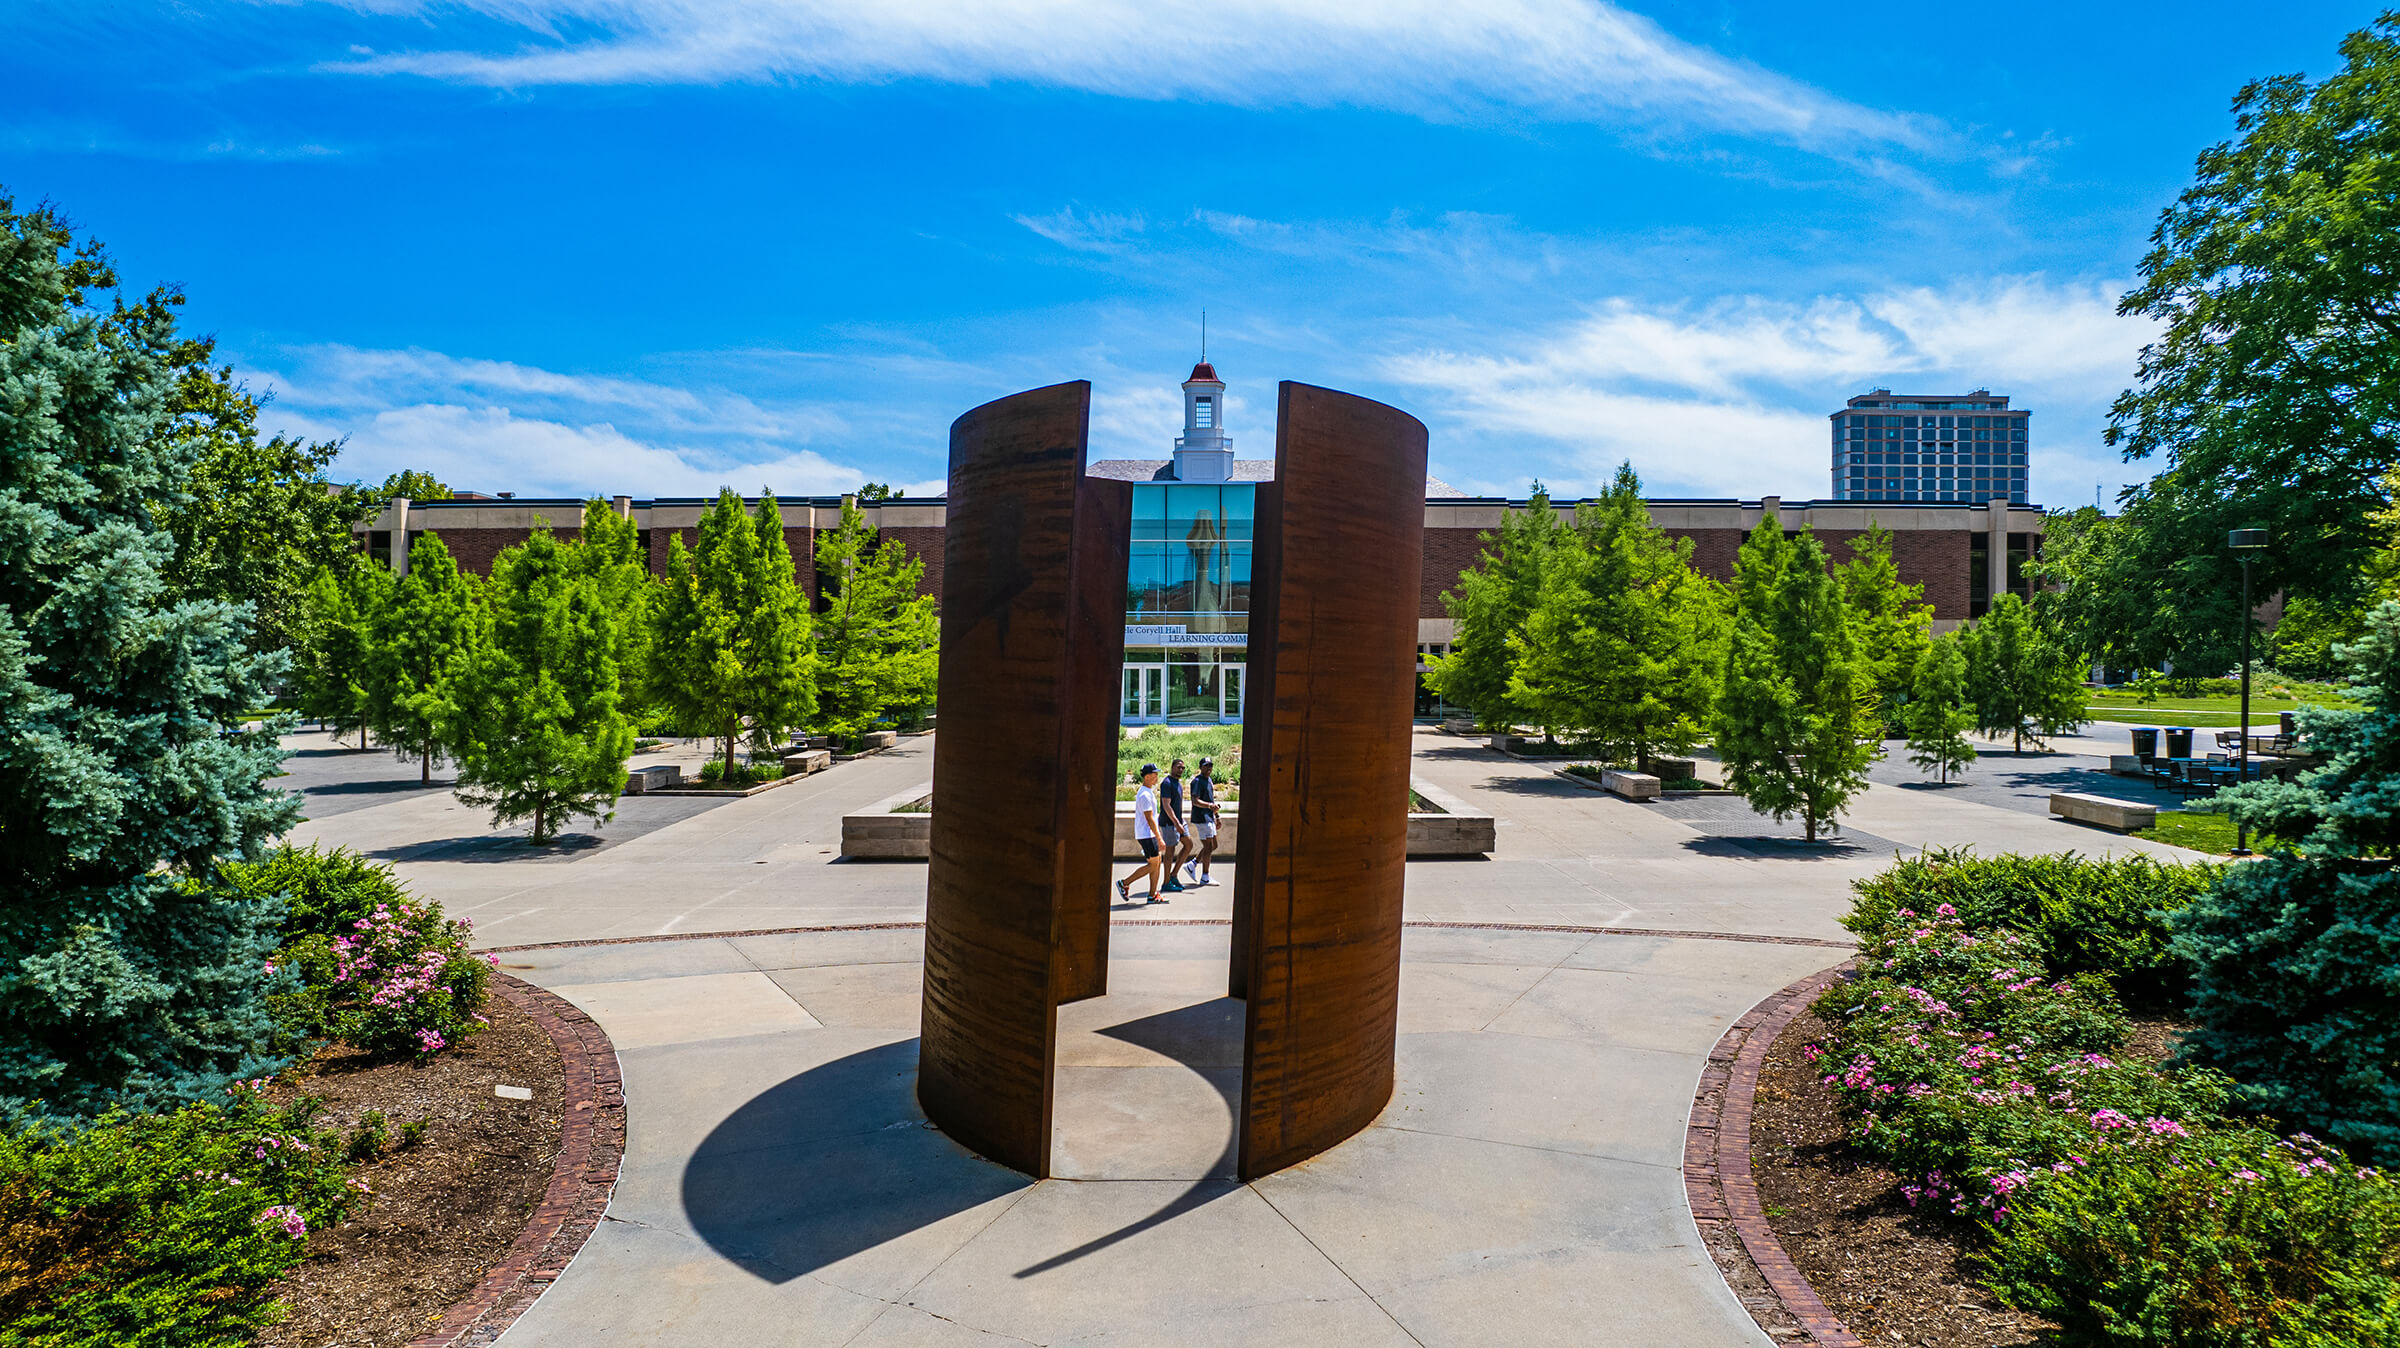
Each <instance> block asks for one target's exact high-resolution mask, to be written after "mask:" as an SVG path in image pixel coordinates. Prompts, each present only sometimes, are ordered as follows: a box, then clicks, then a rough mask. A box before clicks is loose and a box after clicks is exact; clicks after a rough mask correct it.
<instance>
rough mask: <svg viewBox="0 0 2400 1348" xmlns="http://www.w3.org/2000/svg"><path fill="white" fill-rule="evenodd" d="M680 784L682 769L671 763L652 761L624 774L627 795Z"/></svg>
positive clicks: (681, 783) (659, 789)
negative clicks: (645, 765) (646, 765)
mask: <svg viewBox="0 0 2400 1348" xmlns="http://www.w3.org/2000/svg"><path fill="white" fill-rule="evenodd" d="M681 785H683V769H682V768H679V767H677V766H675V765H674V764H673V763H653V764H651V765H650V766H649V767H644V768H635V769H634V770H633V771H631V772H629V773H627V774H625V794H626V795H629V796H638V795H641V794H642V793H643V792H646V791H664V790H666V789H668V788H669V787H676V786H681Z"/></svg>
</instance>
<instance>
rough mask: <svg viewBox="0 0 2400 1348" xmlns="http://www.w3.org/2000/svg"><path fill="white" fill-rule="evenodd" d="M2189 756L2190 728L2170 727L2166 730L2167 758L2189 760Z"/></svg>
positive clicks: (2190, 748)
mask: <svg viewBox="0 0 2400 1348" xmlns="http://www.w3.org/2000/svg"><path fill="white" fill-rule="evenodd" d="M2191 756H2192V728H2191V727H2190V726H2170V727H2169V728H2168V729H2167V757H2169V758H2190V757H2191Z"/></svg>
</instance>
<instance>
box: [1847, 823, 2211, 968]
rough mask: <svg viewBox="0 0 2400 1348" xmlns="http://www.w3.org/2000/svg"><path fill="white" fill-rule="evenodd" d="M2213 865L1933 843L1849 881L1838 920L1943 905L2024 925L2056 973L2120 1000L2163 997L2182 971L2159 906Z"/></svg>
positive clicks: (1968, 919) (1979, 918) (1878, 925)
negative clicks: (2093, 981)
mask: <svg viewBox="0 0 2400 1348" xmlns="http://www.w3.org/2000/svg"><path fill="white" fill-rule="evenodd" d="M2223 870H2224V868H2223V867H2221V866H2217V865H2212V864H2210V863H2207V862H2197V863H2193V864H2189V865H2178V864H2171V863H2162V862H2158V861H2153V860H2151V859H2150V858H2148V857H2140V856H2129V857H2117V858H2113V859H2096V858H2091V857H2082V856H2077V855H2075V854H2074V853H2071V852H2070V853H2067V854H2065V855H2063V856H2031V857H2028V856H2016V855H2013V854H2009V855H2002V856H1996V857H1979V856H1975V855H1974V854H1973V853H1971V852H1969V851H1967V850H1966V849H1963V848H1937V849H1934V850H1931V851H1928V852H1925V853H1923V854H1921V855H1919V856H1913V857H1904V858H1902V859H1901V860H1900V861H1899V862H1897V863H1896V864H1894V865H1893V866H1892V867H1891V868H1890V869H1889V870H1886V871H1884V872H1883V873H1881V874H1879V875H1874V876H1870V877H1868V878H1867V879H1864V880H1861V881H1858V882H1857V883H1856V884H1854V885H1853V886H1852V889H1853V890H1855V891H1856V893H1857V895H1858V898H1857V900H1856V901H1855V902H1854V903H1853V905H1852V907H1851V910H1850V913H1849V914H1848V915H1847V916H1846V917H1844V918H1843V919H1842V925H1843V926H1845V927H1847V928H1849V929H1850V930H1851V931H1853V932H1856V933H1857V934H1858V935H1859V936H1860V937H1862V938H1871V937H1874V936H1876V935H1879V934H1882V933H1885V932H1888V931H1890V930H1891V929H1892V928H1893V927H1894V926H1895V925H1896V924H1898V923H1900V922H1901V921H1902V920H1903V919H1901V918H1899V917H1897V916H1896V914H1898V913H1899V912H1900V911H1901V910H1902V909H1908V910H1912V911H1914V912H1918V913H1931V912H1934V911H1935V910H1937V909H1938V908H1940V907H1941V906H1942V905H1943V904H1948V905H1950V906H1951V907H1952V908H1953V909H1954V910H1956V912H1957V914H1958V918H1959V920H1960V922H1962V923H1963V924H1965V925H1966V926H1968V927H1995V928H1998V927H2005V928H2009V929H2011V930H2014V931H2018V932H2022V933H2024V934H2025V936H2027V937H2028V938H2030V939H2032V940H2033V941H2034V942H2035V943H2036V944H2037V945H2038V946H2039V947H2040V949H2041V955H2042V958H2043V960H2044V963H2045V964H2046V966H2047V967H2048V968H2049V969H2050V970H2051V971H2052V972H2054V973H2056V974H2058V975H2061V976H2066V977H2073V976H2074V975H2077V974H2097V975H2100V976H2102V977H2104V978H2106V979H2107V980H2108V981H2109V983H2110V985H2111V986H2112V987H2113V988H2114V989H2115V991H2116V993H2117V995H2118V996H2120V997H2123V998H2124V999H2125V1000H2126V1001H2127V1002H2129V1003H2132V1004H2135V1005H2139V1006H2145V1007H2155V1006H2164V1005H2172V1004H2174V1002H2175V1000H2176V999H2177V998H2178V997H2179V996H2180V994H2181V993H2182V991H2183V988H2184V985H2185V983H2186V981H2187V978H2188V974H2187V972H2186V968H2185V965H2184V963H2183V961H2182V960H2181V959H2180V958H2178V957H2177V956H2176V955H2174V954H2172V953H2171V952H2170V951H2169V949H2168V942H2169V940H2170V939H2171V933H2170V931H2169V929H2168V925H2167V915H2168V914H2170V913H2172V912H2174V911H2176V910H2178V909H2180V908H2182V907H2184V906H2185V905H2186V904H2189V903H2190V902H2191V901H2192V900H2193V899H2195V898H2197V897H2198V896H2199V895H2200V894H2201V893H2203V892H2204V891H2205V890H2207V888H2208V887H2209V886H2210V885H2211V884H2213V883H2214V882H2215V880H2216V878H2217V876H2218V875H2219V874H2221V873H2222V872H2223Z"/></svg>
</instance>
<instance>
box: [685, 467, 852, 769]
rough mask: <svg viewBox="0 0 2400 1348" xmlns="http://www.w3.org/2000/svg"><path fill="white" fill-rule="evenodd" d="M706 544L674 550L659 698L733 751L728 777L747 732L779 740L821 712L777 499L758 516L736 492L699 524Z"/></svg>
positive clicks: (802, 603) (804, 609)
mask: <svg viewBox="0 0 2400 1348" xmlns="http://www.w3.org/2000/svg"><path fill="white" fill-rule="evenodd" d="M699 533H700V537H699V545H698V546H697V547H695V548H691V549H686V548H685V547H684V545H683V539H682V537H681V536H680V535H678V536H677V537H676V538H675V539H674V540H673V541H672V542H670V543H669V545H668V548H667V576H666V593H665V595H664V596H663V598H662V599H661V600H660V603H659V607H658V617H657V621H656V628H655V630H656V633H657V637H656V649H657V660H656V667H657V680H658V681H657V686H656V689H655V692H656V695H657V697H658V699H659V701H660V703H661V704H662V705H664V706H665V707H667V708H668V710H670V711H671V712H673V713H674V715H675V716H676V719H677V720H679V721H680V722H682V723H683V724H685V725H688V726H692V727H694V728H698V727H702V726H705V727H707V728H708V729H709V731H710V733H712V734H714V735H715V736H716V738H717V739H718V740H719V742H721V743H722V744H723V746H724V754H725V758H724V762H725V773H726V776H727V777H728V778H729V779H730V778H732V777H733V776H734V775H735V772H736V768H735V764H734V750H735V748H736V746H737V745H738V744H739V742H740V740H741V737H742V734H743V732H744V731H745V730H747V731H749V732H750V733H751V734H753V735H755V736H757V737H759V738H761V739H771V738H775V737H779V736H780V735H781V734H782V733H783V732H784V731H787V730H789V729H791V728H792V727H794V726H797V725H800V724H802V723H803V722H804V721H805V720H806V719H807V718H808V716H809V715H810V714H811V713H813V712H814V711H815V710H816V680H815V671H814V670H813V669H812V668H811V665H812V664H813V663H814V661H813V656H812V654H811V652H810V650H809V627H810V623H809V612H808V603H807V599H806V596H805V595H804V594H803V593H802V592H801V589H800V585H799V582H798V581H797V580H796V579H794V577H793V572H792V553H791V548H790V546H789V545H788V544H787V543H786V542H785V541H784V536H783V515H782V512H781V511H780V510H779V509H778V508H777V507H776V504H775V498H774V496H772V495H768V496H765V497H763V498H761V499H760V501H759V503H758V512H757V514H756V516H755V517H745V516H744V515H743V513H742V498H741V497H739V496H736V495H735V494H734V493H733V491H732V490H731V489H730V488H728V489H726V490H724V491H722V492H719V493H718V495H717V500H716V504H715V505H712V506H710V507H709V509H708V513H707V514H705V515H703V516H701V517H700V530H699Z"/></svg>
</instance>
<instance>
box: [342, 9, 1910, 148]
mask: <svg viewBox="0 0 2400 1348" xmlns="http://www.w3.org/2000/svg"><path fill="white" fill-rule="evenodd" d="M357 7H360V8H373V9H377V10H383V11H387V12H388V11H390V10H395V9H401V8H406V7H405V6H399V5H385V4H381V3H377V4H373V5H363V4H362V5H359V6H357ZM414 8H415V10H416V12H417V14H418V15H419V16H420V17H422V18H426V19H429V20H430V19H438V17H439V16H440V14H441V12H442V11H443V10H449V9H466V10H471V11H474V12H477V13H480V14H481V15H483V16H485V17H487V18H489V19H492V20H496V21H498V22H500V23H502V24H507V25H511V26H514V27H516V28H518V29H520V30H522V31H523V32H524V33H525V34H526V35H527V36H528V37H529V38H530V39H532V40H530V41H527V42H524V43H521V44H519V45H517V46H515V47H514V48H513V49H508V50H499V49H486V50H466V49H451V50H428V51H408V52H393V51H383V52H379V53H377V54H374V55H371V56H365V57H361V58H358V59H354V60H348V61H341V62H335V63H332V64H330V65H328V66H327V67H326V68H327V69H332V70H339V71H354V72H359V73H370V74H390V73H406V74H415V75H424V76H430V77H433V78H436V79H443V80H451V81H457V82H461V83H469V84H482V85H492V86H498V87H503V88H517V87H525V86H533V85H545V84H632V83H643V84H649V83H695V84H708V83H720V82H726V81H737V80H773V79H795V78H797V79H826V80H838V81H846V82H882V81H892V80H912V79H913V80H934V81H941V82H945V83H955V84H967V85H985V84H992V83H997V82H1003V81H1007V82H1024V83H1031V84H1039V85H1048V86H1052V87H1059V88H1067V89H1077V90H1083V91H1087V92H1092V93H1100V94H1108V95H1113V96H1118V97H1125V98H1142V99H1190V100H1201V101H1211V102H1220V103H1228V104H1233V105H1236V106H1245V107H1273V106H1308V107H1327V106H1335V105H1350V106H1358V107H1370V108H1380V109H1386V110H1391V111H1398V112H1403V113H1408V114H1411V115H1417V116H1424V117H1431V118H1438V119H1454V118H1458V117H1462V116H1491V115H1495V114H1497V115H1516V116H1524V115H1531V116H1535V117H1543V118H1553V119H1564V120H1585V121H1612V122H1613V121H1634V122H1639V123H1646V124H1678V125H1689V126H1697V127H1700V128H1702V129H1707V130H1721V131H1732V132H1736V133H1741V134H1746V135H1756V136H1762V137H1765V138H1768V139H1771V140H1776V141H1781V142H1785V143H1789V144H1795V145H1803V146H1811V147H1817V148H1827V147H1844V146H1859V145H1897V146H1906V147H1911V148H1916V149H1925V148H1929V147H1931V146H1933V145H1935V144H1936V143H1938V142H1941V141H1943V140H1945V139H1946V138H1947V133H1946V132H1944V131H1943V130H1942V129H1941V128H1940V127H1938V126H1937V125H1935V124H1934V123H1931V122H1929V121H1926V120H1924V119H1921V118H1915V117H1910V116H1905V115H1900V114H1895V113H1890V112H1884V111H1879V110H1876V109H1871V108H1866V107H1862V106H1860V105H1858V104H1855V103H1850V102H1846V101H1844V100H1841V99H1838V98H1835V97H1833V96H1831V95H1829V94H1827V93H1825V92H1823V91H1822V90H1819V89H1816V88H1813V87H1811V86H1809V85H1807V84H1805V83H1802V82H1799V81H1796V80H1793V79H1790V78H1787V77H1785V76H1782V75H1779V74H1776V73H1775V72H1773V71H1770V70H1765V69H1762V68H1760V67H1758V66H1756V65H1754V64H1751V63H1749V62H1746V61H1740V60H1735V59H1731V58H1728V57H1725V56H1722V55H1719V54H1718V53H1716V52H1713V51H1710V50H1708V49H1707V48H1704V47H1698V46H1694V45H1692V44H1690V43H1687V42H1684V41H1682V40H1680V39H1678V38H1676V37H1675V36H1673V35H1672V34H1670V33H1668V32H1667V31H1666V30H1665V29H1663V28H1661V27H1660V26H1659V25H1658V24H1656V23H1654V22H1652V21H1651V20H1649V19H1647V18H1644V17H1642V16H1640V15H1638V14H1632V13H1629V12H1627V11H1625V10H1623V9H1619V8H1617V7H1615V6H1614V5H1610V4H1607V3H1603V0H1487V2H1486V3H1482V4H1473V5H1460V4H1454V3H1448V2H1447V0H1386V2H1385V3H1380V4H1355V3H1346V2H1344V0H998V2H997V3H989V4H978V5H958V4H947V3H937V2H935V0H774V2H771V3H761V2H760V0H458V3H455V4H439V5H437V4H433V3H430V2H428V3H423V4H420V5H417V6H415V7H414Z"/></svg>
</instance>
